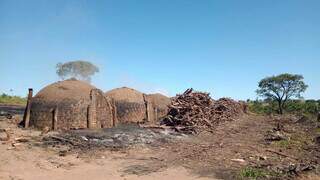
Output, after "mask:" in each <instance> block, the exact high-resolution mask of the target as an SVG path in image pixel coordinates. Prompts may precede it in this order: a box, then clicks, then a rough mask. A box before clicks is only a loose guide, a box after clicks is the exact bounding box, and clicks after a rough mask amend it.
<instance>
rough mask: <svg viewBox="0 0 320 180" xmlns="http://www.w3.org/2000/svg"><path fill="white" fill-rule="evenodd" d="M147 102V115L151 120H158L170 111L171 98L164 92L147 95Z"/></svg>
mask: <svg viewBox="0 0 320 180" xmlns="http://www.w3.org/2000/svg"><path fill="white" fill-rule="evenodd" d="M145 100H146V103H147V116H148V121H149V122H156V121H158V120H159V119H161V118H162V117H164V116H166V115H167V113H168V106H169V105H170V103H171V100H170V98H168V97H167V96H164V95H162V94H159V93H157V94H150V95H146V97H145Z"/></svg>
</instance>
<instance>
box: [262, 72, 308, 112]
mask: <svg viewBox="0 0 320 180" xmlns="http://www.w3.org/2000/svg"><path fill="white" fill-rule="evenodd" d="M303 79H304V78H303V76H302V75H297V74H288V73H285V74H280V75H277V76H271V77H266V78H264V79H262V80H261V81H260V82H259V89H258V90H257V94H258V95H259V96H262V97H265V98H267V99H273V100H276V101H277V102H278V110H279V113H280V114H282V113H283V108H284V106H285V104H286V102H287V100H288V99H290V98H301V94H302V93H303V92H305V90H306V89H307V88H308V86H307V85H306V84H305V83H304V81H303Z"/></svg>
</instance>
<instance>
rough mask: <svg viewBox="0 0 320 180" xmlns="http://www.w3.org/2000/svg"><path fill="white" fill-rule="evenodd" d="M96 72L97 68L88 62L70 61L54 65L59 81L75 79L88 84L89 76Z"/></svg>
mask: <svg viewBox="0 0 320 180" xmlns="http://www.w3.org/2000/svg"><path fill="white" fill-rule="evenodd" d="M98 72H99V68H98V67H96V66H95V65H93V64H92V63H90V62H88V61H71V62H66V63H58V64H57V65H56V73H57V75H58V76H59V77H60V78H61V79H66V78H76V79H78V80H84V81H88V82H90V81H91V76H93V75H94V74H95V73H98Z"/></svg>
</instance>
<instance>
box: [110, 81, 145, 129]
mask: <svg viewBox="0 0 320 180" xmlns="http://www.w3.org/2000/svg"><path fill="white" fill-rule="evenodd" d="M105 95H106V96H107V97H109V98H111V99H113V101H114V103H115V106H116V118H117V120H118V121H119V123H129V122H135V123H137V122H143V121H145V120H146V105H145V101H144V95H143V94H142V93H141V92H139V91H137V90H134V89H131V88H127V87H122V88H117V89H113V90H111V91H108V92H107V93H106V94H105Z"/></svg>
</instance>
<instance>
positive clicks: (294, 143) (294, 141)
mask: <svg viewBox="0 0 320 180" xmlns="http://www.w3.org/2000/svg"><path fill="white" fill-rule="evenodd" d="M272 144H273V145H275V146H277V147H280V148H284V149H288V148H296V149H303V147H304V146H306V145H310V144H312V138H311V137H309V136H308V135H306V134H293V135H292V136H291V137H290V138H289V139H286V140H281V141H275V142H273V143H272Z"/></svg>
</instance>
